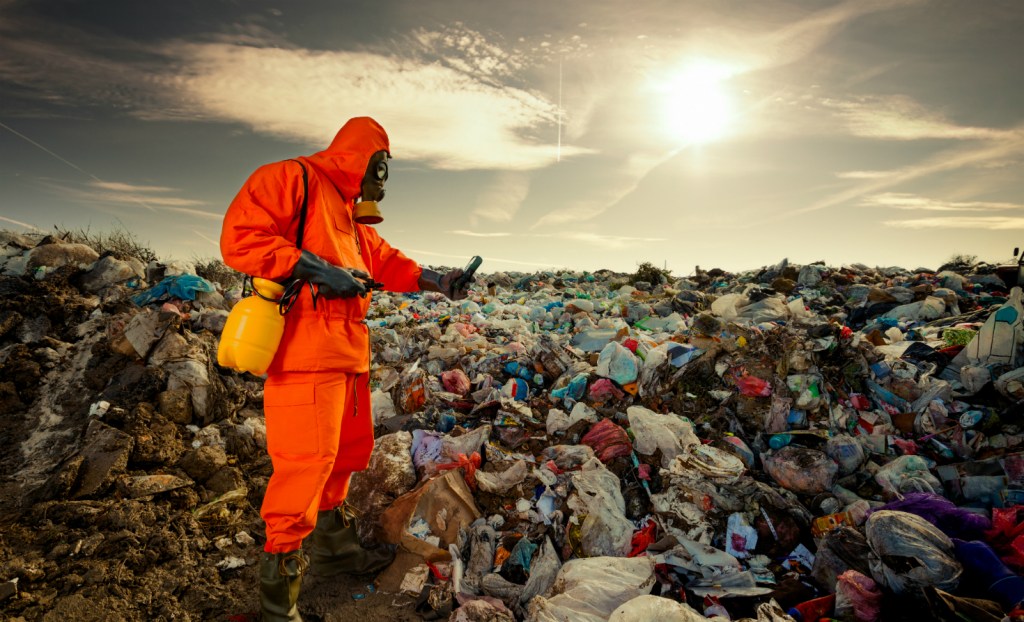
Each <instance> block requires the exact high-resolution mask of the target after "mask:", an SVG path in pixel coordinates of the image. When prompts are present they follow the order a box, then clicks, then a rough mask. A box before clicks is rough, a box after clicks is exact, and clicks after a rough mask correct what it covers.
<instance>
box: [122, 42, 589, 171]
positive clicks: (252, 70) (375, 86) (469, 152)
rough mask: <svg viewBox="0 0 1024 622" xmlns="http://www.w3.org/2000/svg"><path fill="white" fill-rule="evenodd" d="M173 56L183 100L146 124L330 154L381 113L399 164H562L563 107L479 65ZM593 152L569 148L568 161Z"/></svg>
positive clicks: (313, 56) (170, 90)
mask: <svg viewBox="0 0 1024 622" xmlns="http://www.w3.org/2000/svg"><path fill="white" fill-rule="evenodd" d="M169 53H170V54H172V55H174V56H176V57H178V58H180V68H179V69H178V71H177V72H176V74H175V75H173V76H170V77H164V78H162V82H163V84H164V86H165V87H166V89H167V90H166V93H167V95H168V96H175V97H177V98H178V100H177V102H176V104H174V105H173V106H172V108H171V109H168V108H167V107H154V108H150V109H147V110H145V111H143V112H141V113H140V114H141V115H142V116H144V117H145V118H151V119H160V118H168V117H170V118H195V117H200V118H205V119H216V120H220V121H229V122H238V123H243V124H245V125H248V126H250V127H252V129H253V130H254V131H257V132H261V133H266V134H273V135H276V136H279V137H282V138H285V139H290V140H297V141H302V142H304V143H308V144H311V145H326V144H328V143H329V142H330V139H331V138H332V137H333V136H334V134H335V133H336V132H337V129H338V127H340V126H341V124H342V123H343V122H344V121H345V120H346V119H348V118H349V117H353V116H358V115H361V114H365V113H366V111H373V116H374V118H376V119H377V120H378V121H380V122H381V124H382V125H383V126H384V127H385V128H386V129H387V130H388V133H389V135H390V136H391V137H392V148H393V149H394V154H395V157H397V158H402V159H406V160H413V161H420V162H424V163H427V164H429V165H430V166H433V167H435V168H438V169H448V170H467V169H497V170H530V169H535V168H540V167H543V166H546V165H548V164H551V163H552V162H554V161H555V159H556V156H557V145H556V144H555V141H554V140H553V139H554V137H555V130H554V124H555V120H556V112H557V111H556V106H555V105H554V104H552V103H551V102H549V101H547V100H546V99H545V98H543V97H542V96H540V95H538V94H536V93H533V92H531V91H528V90H526V89H524V88H518V87H515V86H508V85H503V84H500V83H498V82H497V80H496V78H495V77H496V76H498V77H500V76H501V75H502V71H499V68H498V64H497V63H493V64H491V65H487V64H485V66H486V67H487V71H488V72H489V73H486V74H483V75H482V76H477V75H476V74H475V73H473V71H474V67H475V66H477V65H473V64H469V65H465V66H459V65H458V64H457V63H454V62H453V61H452V60H451V59H449V60H448V61H447V62H445V63H439V62H425V61H424V60H421V59H419V58H415V57H411V58H410V57H399V56H393V55H384V54H377V53H373V52H366V51H311V50H303V49H281V48H270V47H254V46H239V45H228V44H223V43H181V44H177V45H176V46H174V47H173V48H172V49H171V50H169ZM477 60H479V59H477ZM268 84H272V85H274V88H267V85H268ZM584 152H585V150H584V149H582V148H578V147H573V146H570V145H564V144H563V145H562V155H563V156H572V155H577V154H580V153H584Z"/></svg>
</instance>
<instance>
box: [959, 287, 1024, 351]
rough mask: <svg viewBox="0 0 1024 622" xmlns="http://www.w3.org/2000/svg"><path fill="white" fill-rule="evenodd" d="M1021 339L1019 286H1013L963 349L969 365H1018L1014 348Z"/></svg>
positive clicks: (1023, 334)
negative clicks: (1007, 295)
mask: <svg viewBox="0 0 1024 622" xmlns="http://www.w3.org/2000/svg"><path fill="white" fill-rule="evenodd" d="M1022 340H1024V306H1022V305H1021V288H1020V287H1014V288H1013V289H1011V290H1010V296H1009V298H1007V300H1006V303H1005V304H1003V305H1002V306H1000V307H999V308H998V309H996V311H995V313H993V314H991V315H990V316H989V317H988V319H987V320H985V324H984V325H982V327H981V330H979V331H978V334H977V335H975V337H974V339H972V340H971V342H970V343H968V344H967V347H966V348H964V352H965V353H966V355H967V358H968V360H969V361H970V363H971V364H972V365H976V366H988V365H1010V366H1011V367H1016V366H1017V351H1018V348H1019V347H1020V345H1021V342H1022Z"/></svg>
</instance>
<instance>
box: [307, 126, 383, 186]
mask: <svg viewBox="0 0 1024 622" xmlns="http://www.w3.org/2000/svg"><path fill="white" fill-rule="evenodd" d="M378 151H387V152H388V154H389V155H390V154H391V144H390V141H389V140H388V134H387V132H385V131H384V128H383V127H381V125H380V123H377V122H376V121H375V120H373V119H371V118H370V117H355V118H353V119H349V120H348V121H347V122H346V123H345V125H343V126H342V128H341V129H340V130H338V133H337V135H335V137H334V140H333V141H331V145H330V146H329V147H327V149H324V150H323V151H318V152H317V153H314V154H313V155H311V156H309V157H307V158H306V159H307V160H308V161H309V162H310V163H311V164H312V165H313V166H315V167H316V168H317V170H318V171H319V172H320V174H321V175H323V176H325V177H327V178H328V179H329V180H331V183H333V184H334V186H335V187H336V188H337V189H338V191H339V192H340V193H341V196H342V197H344V198H345V199H346V200H347V201H351V200H352V199H354V198H355V197H357V196H359V195H360V193H361V187H362V182H363V175H365V174H366V166H367V164H369V162H370V157H371V156H372V155H373V154H375V153H377V152H378Z"/></svg>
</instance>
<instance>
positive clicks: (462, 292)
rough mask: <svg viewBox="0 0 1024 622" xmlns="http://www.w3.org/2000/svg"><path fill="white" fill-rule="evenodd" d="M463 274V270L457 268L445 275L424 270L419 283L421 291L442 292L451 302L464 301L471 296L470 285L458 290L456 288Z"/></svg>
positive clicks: (427, 269) (466, 284)
mask: <svg viewBox="0 0 1024 622" xmlns="http://www.w3.org/2000/svg"><path fill="white" fill-rule="evenodd" d="M462 273H463V271H462V268H456V269H455V270H452V271H451V272H446V273H445V274H441V273H439V272H435V271H433V270H430V269H429V268H423V273H422V274H421V275H420V281H419V286H420V289H422V290H424V291H428V292H440V293H442V294H444V295H445V296H447V297H448V298H449V300H462V299H464V298H465V297H466V296H468V295H469V283H465V284H464V285H462V286H461V287H459V288H458V289H456V288H455V282H456V281H457V280H458V279H459V277H460V276H462Z"/></svg>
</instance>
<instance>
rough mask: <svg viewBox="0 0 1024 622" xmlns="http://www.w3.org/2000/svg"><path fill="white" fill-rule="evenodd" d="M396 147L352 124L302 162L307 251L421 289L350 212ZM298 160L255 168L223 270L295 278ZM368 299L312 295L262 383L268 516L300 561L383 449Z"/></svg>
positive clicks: (296, 311) (413, 272)
mask: <svg viewBox="0 0 1024 622" xmlns="http://www.w3.org/2000/svg"><path fill="white" fill-rule="evenodd" d="M381 150H384V151H388V152H389V153H390V145H389V142H388V136H387V134H386V133H385V132H384V128H382V127H381V126H380V124H378V123H377V122H376V121H374V120H373V119H370V118H368V117H359V118H355V119H351V120H349V121H348V122H347V123H346V124H345V125H344V127H342V128H341V130H340V131H338V134H337V136H335V138H334V141H333V142H332V143H331V145H330V147H328V148H327V149H325V150H324V151H320V152H319V153H316V154H314V155H311V156H308V157H304V158H301V160H302V161H303V162H304V163H305V165H306V168H307V171H308V185H309V197H308V207H307V214H306V226H305V231H304V234H303V236H304V237H303V240H302V249H304V250H308V251H309V252H311V253H313V254H315V255H318V256H320V257H322V258H323V259H325V260H327V261H328V262H330V263H332V264H334V265H336V266H340V267H343V268H356V269H359V270H363V271H364V272H366V273H368V274H369V275H370V277H371V278H373V279H374V280H376V281H380V282H382V283H383V284H384V287H385V289H388V290H390V291H396V292H408V291H418V290H419V285H418V281H419V277H420V274H421V272H422V269H421V268H420V266H419V264H417V263H416V262H415V261H413V260H411V259H409V258H408V257H406V256H405V255H403V254H402V253H401V252H400V251H398V250H396V249H394V248H392V247H391V246H390V245H389V244H388V243H387V242H386V241H384V240H383V239H382V238H381V237H380V235H378V234H377V232H376V231H375V230H374V229H372V228H370V227H369V226H366V225H361V224H357V223H356V222H355V220H354V218H353V214H352V210H353V204H354V199H355V198H356V197H357V196H358V195H359V193H360V186H361V182H362V179H363V174H364V172H365V171H366V167H367V163H368V162H369V161H370V157H371V156H372V155H373V154H374V153H376V152H377V151H381ZM302 195H303V188H302V171H301V169H300V167H299V165H298V164H297V163H295V162H290V161H284V162H275V163H273V164H267V165H264V166H262V167H260V168H259V169H257V170H256V171H255V172H254V173H253V174H252V176H250V177H249V179H248V181H246V182H245V185H244V186H243V187H242V189H241V190H240V191H239V193H238V195H237V196H236V197H235V199H234V201H232V202H231V206H230V207H228V211H227V214H226V215H225V217H224V227H223V230H222V232H221V239H220V247H221V254H222V255H223V257H224V263H226V264H227V265H229V266H231V267H232V268H234V269H235V270H238V271H239V272H242V273H244V274H249V275H252V276H257V277H262V278H264V279H270V280H273V281H284V280H286V279H287V278H288V277H289V276H291V274H292V271H293V270H294V268H295V264H296V262H297V261H298V259H299V255H300V250H299V249H298V248H296V245H295V241H296V239H297V234H298V227H299V211H300V208H301V206H302V200H303V196H302ZM369 306H370V295H368V296H367V297H365V298H361V297H354V298H346V299H342V298H336V299H330V300H328V299H324V298H320V299H319V300H318V301H317V303H316V307H315V308H314V306H313V300H312V297H311V296H310V295H309V291H308V288H305V287H304V288H303V290H302V293H301V294H300V296H299V299H298V300H297V301H296V302H295V305H294V306H293V307H292V309H291V310H290V311H289V312H288V314H287V315H286V316H285V329H284V336H283V337H282V339H281V345H280V346H279V348H278V351H277V354H276V356H275V357H274V360H273V362H272V363H271V364H270V368H269V369H268V370H267V380H266V383H265V385H264V398H263V406H264V413H265V415H266V421H267V451H268V453H269V454H270V458H271V461H272V463H273V465H274V474H273V475H272V476H271V478H270V482H269V484H268V485H267V492H266V495H265V497H264V500H263V507H262V508H261V514H262V516H263V519H264V521H265V522H266V524H267V542H266V545H265V546H264V550H265V551H267V552H268V553H283V552H288V551H294V550H296V549H298V548H299V547H300V546H301V543H302V540H303V538H305V537H306V536H307V535H309V533H310V532H311V531H312V530H313V527H314V525H315V521H316V513H317V512H318V511H320V510H329V509H332V508H334V507H337V506H338V505H339V504H340V503H341V502H342V501H343V500H344V499H345V495H346V494H347V492H348V480H349V477H350V476H351V474H352V472H354V471H359V470H362V469H364V468H366V465H367V463H368V462H369V459H370V452H371V451H372V450H373V421H372V416H371V410H370V390H369V373H368V372H369V369H370V339H369V330H368V328H367V326H366V324H365V323H364V322H363V320H364V319H365V318H366V312H367V309H368V308H369Z"/></svg>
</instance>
